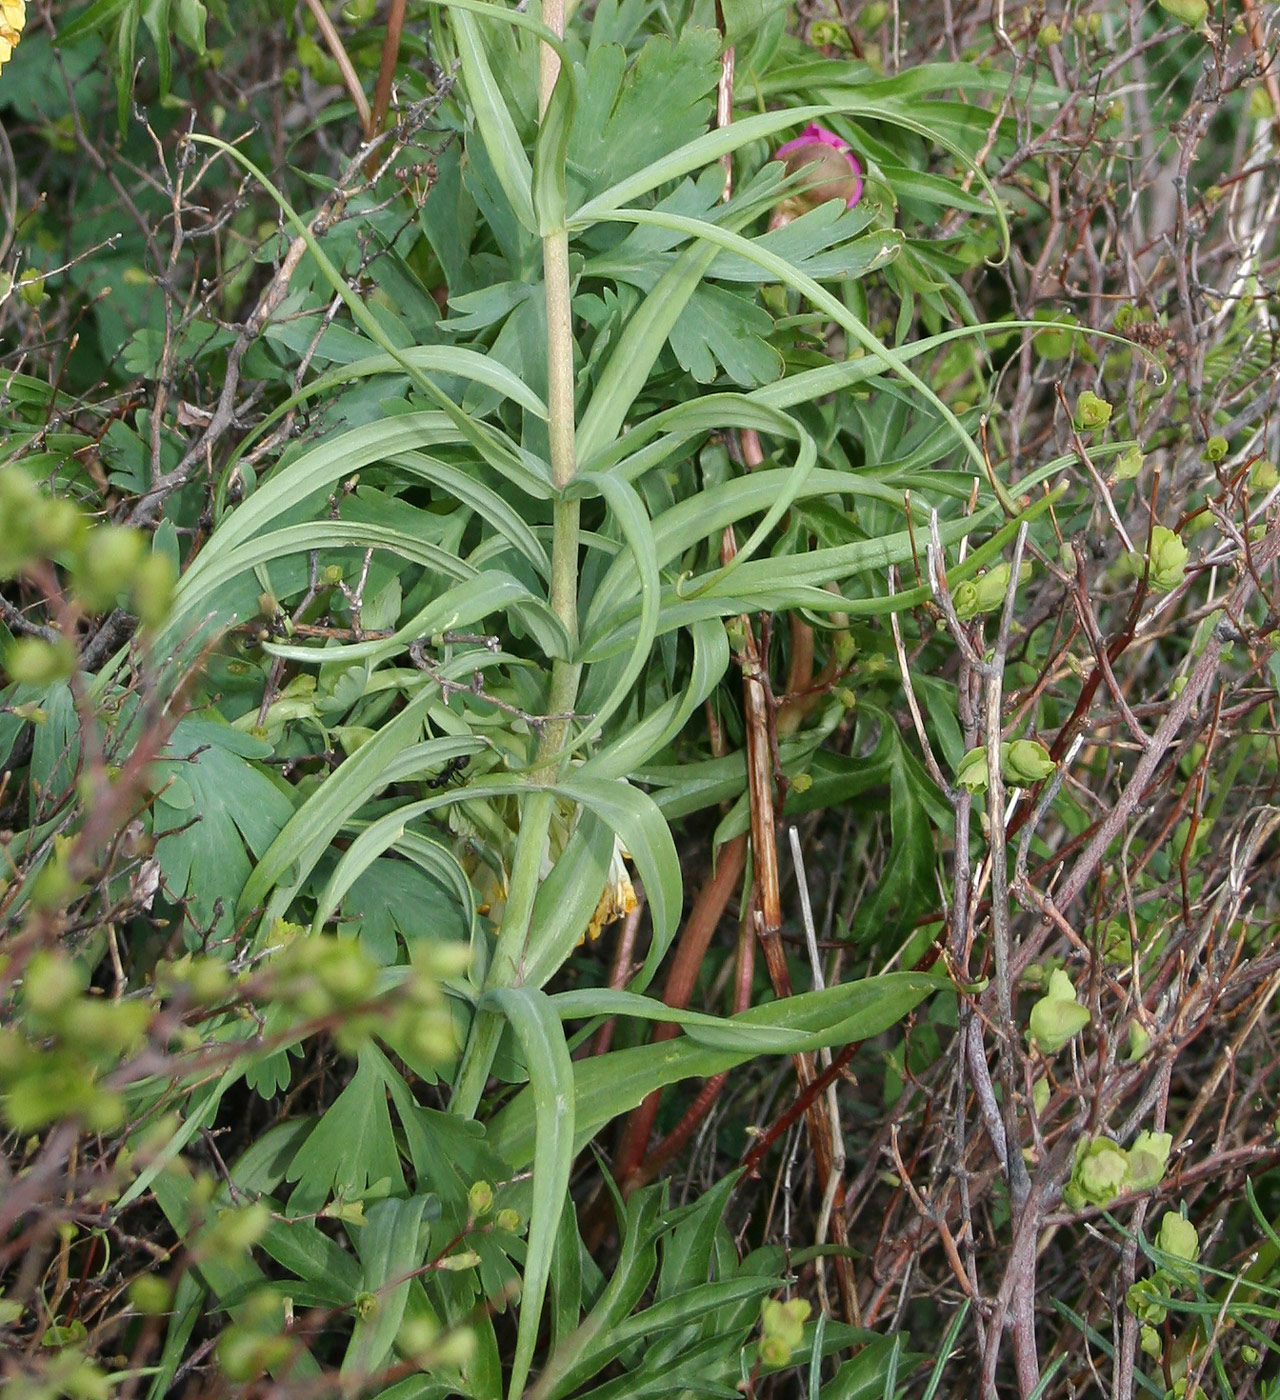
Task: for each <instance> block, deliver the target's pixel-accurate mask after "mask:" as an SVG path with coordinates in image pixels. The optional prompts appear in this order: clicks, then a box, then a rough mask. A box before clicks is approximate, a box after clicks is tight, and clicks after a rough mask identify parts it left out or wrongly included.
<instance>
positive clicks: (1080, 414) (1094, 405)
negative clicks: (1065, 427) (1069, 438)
mask: <svg viewBox="0 0 1280 1400" xmlns="http://www.w3.org/2000/svg"><path fill="white" fill-rule="evenodd" d="M1110 421H1111V405H1110V404H1109V403H1108V402H1107V401H1106V399H1100V398H1099V397H1098V396H1097V394H1095V393H1094V392H1093V390H1092V389H1086V390H1085V391H1084V393H1083V394H1081V395H1080V397H1079V398H1078V399H1077V400H1076V417H1075V423H1076V427H1077V428H1079V429H1081V430H1082V431H1086V432H1093V431H1095V430H1096V429H1098V428H1105V427H1106V426H1107V424H1108V423H1109V422H1110Z"/></svg>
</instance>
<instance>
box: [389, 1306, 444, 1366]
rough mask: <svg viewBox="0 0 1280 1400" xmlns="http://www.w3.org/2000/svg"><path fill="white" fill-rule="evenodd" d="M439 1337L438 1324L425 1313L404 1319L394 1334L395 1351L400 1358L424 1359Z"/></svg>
mask: <svg viewBox="0 0 1280 1400" xmlns="http://www.w3.org/2000/svg"><path fill="white" fill-rule="evenodd" d="M439 1335H440V1324H439V1323H438V1322H437V1321H436V1320H435V1318H433V1317H429V1316H428V1315H427V1314H426V1313H422V1314H420V1315H419V1316H417V1317H406V1318H405V1320H404V1321H403V1322H402V1323H401V1324H400V1330H399V1331H398V1332H397V1333H396V1350H397V1351H398V1352H399V1353H400V1355H401V1356H411V1357H413V1358H415V1359H417V1358H419V1357H424V1358H425V1357H426V1356H427V1354H428V1353H429V1352H430V1351H431V1348H432V1347H433V1346H434V1345H435V1343H436V1339H437V1338H438V1337H439ZM419 1364H421V1362H420V1363H419Z"/></svg>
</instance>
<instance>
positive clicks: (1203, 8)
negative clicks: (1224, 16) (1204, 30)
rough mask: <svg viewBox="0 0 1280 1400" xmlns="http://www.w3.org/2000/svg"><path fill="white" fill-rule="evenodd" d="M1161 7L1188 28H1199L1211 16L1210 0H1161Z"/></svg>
mask: <svg viewBox="0 0 1280 1400" xmlns="http://www.w3.org/2000/svg"><path fill="white" fill-rule="evenodd" d="M1160 8H1161V9H1162V10H1163V11H1164V12H1165V13H1166V14H1168V15H1172V16H1173V18H1174V19H1176V20H1178V21H1180V22H1181V23H1182V24H1185V25H1186V26H1187V28H1188V29H1199V28H1200V26H1201V25H1202V24H1203V23H1204V22H1205V20H1206V19H1208V17H1209V4H1208V0H1160Z"/></svg>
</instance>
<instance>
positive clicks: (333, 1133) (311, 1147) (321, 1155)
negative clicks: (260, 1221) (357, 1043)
mask: <svg viewBox="0 0 1280 1400" xmlns="http://www.w3.org/2000/svg"><path fill="white" fill-rule="evenodd" d="M379 1058H381V1057H379ZM286 1180H288V1181H294V1182H297V1185H296V1186H295V1187H294V1189H293V1193H292V1194H291V1195H290V1197H289V1210H290V1212H291V1214H293V1215H306V1214H309V1213H311V1212H314V1211H317V1210H319V1209H320V1207H321V1206H323V1205H324V1204H325V1202H326V1201H327V1200H329V1198H330V1197H331V1196H345V1197H346V1198H347V1199H354V1198H356V1197H359V1196H362V1195H363V1194H364V1192H365V1191H366V1190H367V1189H368V1188H369V1187H370V1186H373V1185H375V1184H376V1183H378V1182H382V1181H384V1180H385V1181H387V1182H389V1183H390V1188H391V1191H392V1192H394V1193H398V1194H400V1195H403V1194H404V1190H405V1183H404V1174H403V1172H402V1171H401V1170H400V1154H399V1152H398V1151H397V1149H396V1140H395V1136H394V1134H393V1133H392V1131H391V1114H390V1112H389V1111H388V1109H387V1095H386V1091H385V1088H384V1085H383V1078H382V1075H381V1074H380V1073H379V1072H378V1064H377V1060H375V1059H374V1056H373V1055H372V1054H371V1053H370V1051H368V1050H362V1051H361V1052H360V1055H359V1059H358V1061H357V1064H356V1072H355V1074H354V1075H353V1076H352V1079H351V1083H350V1084H348V1085H347V1087H346V1088H345V1089H344V1090H343V1091H342V1093H341V1094H339V1095H338V1097H337V1098H336V1099H335V1100H334V1101H333V1103H332V1104H331V1105H330V1106H329V1108H328V1109H327V1111H326V1112H325V1115H324V1117H323V1118H321V1120H320V1121H319V1123H317V1124H316V1126H315V1128H314V1129H313V1130H312V1132H311V1134H310V1136H309V1137H308V1138H307V1140H306V1141H305V1142H304V1143H303V1144H302V1146H301V1147H300V1148H299V1149H298V1151H297V1152H296V1153H295V1155H294V1157H293V1160H292V1161H291V1162H290V1163H289V1170H288V1172H287V1173H286Z"/></svg>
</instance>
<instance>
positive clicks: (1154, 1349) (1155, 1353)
mask: <svg viewBox="0 0 1280 1400" xmlns="http://www.w3.org/2000/svg"><path fill="white" fill-rule="evenodd" d="M1138 1345H1139V1346H1140V1347H1141V1348H1142V1351H1143V1355H1145V1356H1149V1357H1151V1358H1152V1359H1153V1360H1155V1361H1159V1360H1160V1356H1161V1353H1162V1352H1163V1351H1164V1347H1163V1346H1162V1345H1161V1343H1160V1333H1159V1332H1157V1331H1156V1329H1155V1328H1154V1327H1148V1326H1147V1325H1146V1323H1143V1325H1142V1330H1141V1331H1140V1332H1139V1333H1138Z"/></svg>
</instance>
